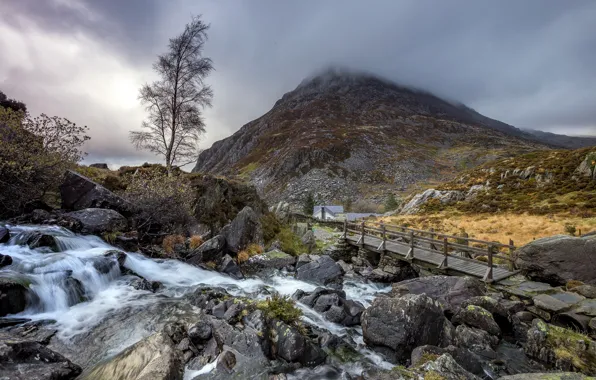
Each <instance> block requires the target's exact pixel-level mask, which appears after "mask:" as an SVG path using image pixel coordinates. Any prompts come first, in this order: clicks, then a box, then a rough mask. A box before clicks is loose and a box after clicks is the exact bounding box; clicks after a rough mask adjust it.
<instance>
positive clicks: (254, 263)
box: [241, 249, 296, 273]
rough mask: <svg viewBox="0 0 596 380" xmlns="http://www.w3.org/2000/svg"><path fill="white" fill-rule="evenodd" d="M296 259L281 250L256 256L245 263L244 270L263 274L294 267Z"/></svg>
mask: <svg viewBox="0 0 596 380" xmlns="http://www.w3.org/2000/svg"><path fill="white" fill-rule="evenodd" d="M294 264H296V257H294V256H290V255H288V254H287V253H285V252H282V251H280V250H277V249H275V250H272V251H268V252H265V253H262V254H260V255H256V256H253V257H251V258H250V259H248V261H246V262H245V263H243V264H242V265H241V266H242V270H243V271H244V272H247V273H262V272H267V271H272V270H281V269H284V268H290V267H293V265H294Z"/></svg>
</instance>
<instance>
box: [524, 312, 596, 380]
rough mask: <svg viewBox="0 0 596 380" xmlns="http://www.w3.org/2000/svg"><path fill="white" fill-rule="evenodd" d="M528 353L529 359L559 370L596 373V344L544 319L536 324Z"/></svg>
mask: <svg viewBox="0 0 596 380" xmlns="http://www.w3.org/2000/svg"><path fill="white" fill-rule="evenodd" d="M524 350H525V351H526V353H527V354H528V355H529V356H531V357H533V358H535V359H538V360H540V361H542V362H543V363H548V364H550V365H552V366H554V367H555V368H557V369H559V370H563V371H573V372H581V373H583V374H586V375H592V376H593V375H595V374H596V342H594V341H593V340H592V339H590V338H588V337H587V336H585V335H582V334H578V333H576V332H574V331H572V330H568V329H564V328H562V327H558V326H554V325H551V324H548V323H545V322H544V321H542V320H540V319H535V320H534V321H533V322H532V327H531V328H530V329H529V330H528V332H527V341H526V343H525V345H524Z"/></svg>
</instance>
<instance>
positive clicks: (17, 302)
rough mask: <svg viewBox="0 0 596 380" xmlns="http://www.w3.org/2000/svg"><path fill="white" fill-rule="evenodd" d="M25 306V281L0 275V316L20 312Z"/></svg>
mask: <svg viewBox="0 0 596 380" xmlns="http://www.w3.org/2000/svg"><path fill="white" fill-rule="evenodd" d="M26 306H27V287H26V281H25V280H24V279H23V280H18V279H11V278H2V277H0V317H4V316H5V315H8V314H16V313H20V312H21V311H23V310H25V307H26Z"/></svg>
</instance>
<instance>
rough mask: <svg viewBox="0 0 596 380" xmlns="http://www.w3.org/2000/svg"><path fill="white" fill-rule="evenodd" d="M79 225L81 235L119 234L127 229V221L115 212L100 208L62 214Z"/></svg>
mask: <svg viewBox="0 0 596 380" xmlns="http://www.w3.org/2000/svg"><path fill="white" fill-rule="evenodd" d="M64 217H66V218H69V219H73V220H74V221H76V222H77V223H78V224H79V225H80V231H79V232H81V233H83V234H103V233H106V232H120V231H124V230H126V229H127V227H128V221H127V220H126V218H125V217H124V216H122V215H121V214H120V213H118V212H117V211H114V210H111V209H102V208H86V209H83V210H79V211H73V212H69V213H66V214H64Z"/></svg>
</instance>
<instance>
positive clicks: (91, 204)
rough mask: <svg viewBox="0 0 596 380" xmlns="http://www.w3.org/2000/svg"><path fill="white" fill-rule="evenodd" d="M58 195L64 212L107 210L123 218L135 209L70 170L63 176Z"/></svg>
mask: <svg viewBox="0 0 596 380" xmlns="http://www.w3.org/2000/svg"><path fill="white" fill-rule="evenodd" d="M60 195H61V198H62V208H64V209H66V210H75V211H76V210H83V209H86V208H107V209H112V210H115V211H118V212H119V213H120V214H122V215H124V216H130V215H132V214H133V213H134V212H135V207H134V205H132V204H131V203H130V202H128V201H126V200H124V199H123V198H121V197H119V196H117V195H116V194H114V193H112V192H111V191H110V190H108V189H106V188H105V187H103V186H101V185H99V184H97V183H95V182H93V181H92V180H90V179H89V178H87V177H85V176H82V175H80V174H79V173H76V172H74V171H71V170H68V171H67V172H66V174H65V175H64V181H63V182H62V185H60Z"/></svg>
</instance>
